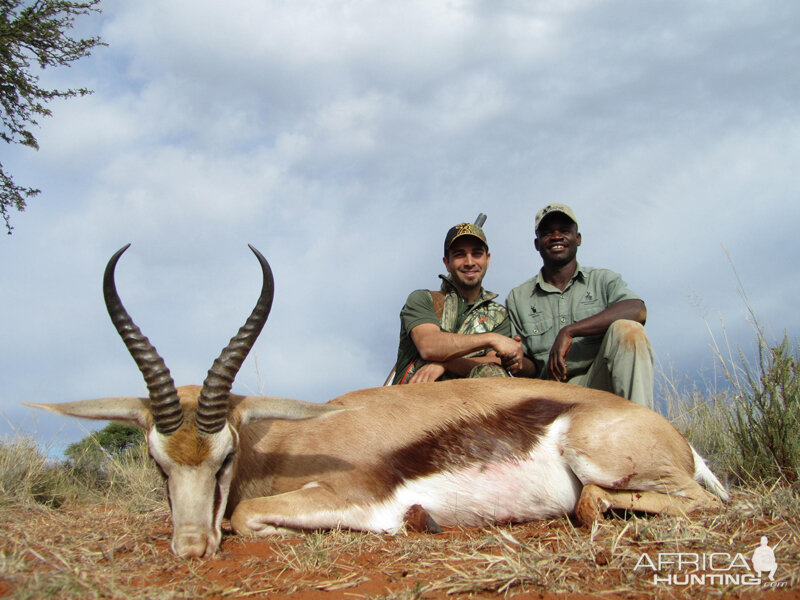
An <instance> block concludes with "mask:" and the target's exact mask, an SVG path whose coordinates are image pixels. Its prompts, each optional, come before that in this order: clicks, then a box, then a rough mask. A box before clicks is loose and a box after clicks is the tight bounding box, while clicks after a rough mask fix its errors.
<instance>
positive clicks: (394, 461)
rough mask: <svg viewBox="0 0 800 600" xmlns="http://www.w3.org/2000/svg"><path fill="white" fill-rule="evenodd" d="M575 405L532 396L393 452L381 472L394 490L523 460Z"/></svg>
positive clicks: (452, 424) (448, 425)
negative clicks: (445, 473)
mask: <svg viewBox="0 0 800 600" xmlns="http://www.w3.org/2000/svg"><path fill="white" fill-rule="evenodd" d="M572 406H573V405H572V404H562V403H559V402H553V401H551V400H545V399H541V398H531V399H529V400H525V401H523V402H520V403H519V404H517V405H515V406H512V407H509V408H501V409H499V410H496V411H495V412H493V413H492V414H489V415H485V416H481V417H472V418H463V419H460V420H458V421H456V422H454V423H451V424H447V425H443V426H441V427H439V428H437V429H435V430H432V431H429V432H428V433H427V435H425V437H423V438H422V439H421V440H418V441H416V442H414V443H412V444H409V445H407V446H404V447H403V448H400V449H399V450H397V451H396V452H394V453H393V454H391V455H389V456H387V457H386V458H385V460H384V462H383V464H382V466H381V468H380V469H379V471H378V473H376V475H377V476H378V478H379V479H382V480H383V482H384V483H385V484H387V486H388V488H389V489H392V490H393V489H395V488H396V487H397V486H399V485H401V484H402V483H404V482H406V481H410V480H414V479H418V478H421V477H425V476H427V475H432V474H434V473H439V472H443V471H452V470H455V469H460V468H466V467H468V466H470V465H475V464H487V463H497V462H505V461H512V460H516V459H519V458H522V457H524V456H525V455H527V454H528V453H529V452H530V451H531V450H532V449H533V448H534V447H535V446H536V444H537V443H538V442H539V438H541V436H542V434H543V433H544V431H545V429H546V428H547V426H548V425H550V424H551V423H552V422H553V421H554V420H555V419H556V418H557V417H559V416H560V415H562V414H564V413H565V412H567V411H568V410H569V409H570V408H571V407H572Z"/></svg>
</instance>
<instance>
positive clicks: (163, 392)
mask: <svg viewBox="0 0 800 600" xmlns="http://www.w3.org/2000/svg"><path fill="white" fill-rule="evenodd" d="M129 247H130V244H127V245H125V246H123V247H122V248H120V249H119V250H117V252H116V254H114V256H112V257H111V260H109V261H108V264H107V265H106V272H105V275H104V276H103V297H104V298H105V301H106V308H107V309H108V316H110V317H111V322H112V323H113V324H114V327H116V329H117V333H119V335H120V337H121V338H122V341H123V342H125V347H126V348H127V349H128V352H130V353H131V356H132V357H133V360H134V361H136V365H137V366H138V367H139V370H140V371H141V372H142V375H143V376H144V381H145V383H146V384H147V389H148V391H149V392H150V412H151V413H152V415H153V420H154V421H155V425H156V430H157V431H158V432H159V433H162V434H165V435H169V434H171V433H173V432H174V431H175V430H176V429H178V427H180V426H181V424H182V423H183V409H182V408H181V403H180V400H178V390H177V389H176V388H175V382H174V381H173V380H172V376H171V375H170V373H169V369H168V368H167V365H166V364H165V363H164V359H162V358H161V356H159V354H158V351H157V350H156V349H155V346H153V344H151V343H150V340H148V339H147V338H146V337H145V336H143V335H142V332H141V330H140V329H139V328H138V327H137V326H136V324H135V323H134V322H133V320H132V319H131V317H130V315H128V311H126V310H125V307H124V306H123V305H122V301H121V300H120V298H119V294H117V286H116V285H115V284H114V269H115V268H116V266H117V261H118V260H119V257H120V256H122V253H123V252H125V250H127V249H128V248H129Z"/></svg>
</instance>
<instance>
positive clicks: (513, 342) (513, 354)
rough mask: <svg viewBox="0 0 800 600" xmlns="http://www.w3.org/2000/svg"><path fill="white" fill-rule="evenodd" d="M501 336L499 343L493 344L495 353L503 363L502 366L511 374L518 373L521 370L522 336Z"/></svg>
mask: <svg viewBox="0 0 800 600" xmlns="http://www.w3.org/2000/svg"><path fill="white" fill-rule="evenodd" d="M501 337H502V340H506V341H501V343H499V344H497V346H495V354H497V357H498V358H499V359H500V361H501V362H502V363H503V368H504V369H505V370H506V371H508V372H509V373H511V374H512V375H518V374H519V372H520V371H521V370H522V356H523V354H522V338H521V337H520V336H518V335H515V336H514V337H513V338H507V337H503V336H501Z"/></svg>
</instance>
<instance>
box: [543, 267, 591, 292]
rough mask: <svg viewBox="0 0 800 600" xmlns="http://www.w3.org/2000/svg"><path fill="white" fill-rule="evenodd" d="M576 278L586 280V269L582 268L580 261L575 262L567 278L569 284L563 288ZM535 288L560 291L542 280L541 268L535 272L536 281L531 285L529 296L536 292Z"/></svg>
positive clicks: (544, 290) (545, 290)
mask: <svg viewBox="0 0 800 600" xmlns="http://www.w3.org/2000/svg"><path fill="white" fill-rule="evenodd" d="M576 279H580V280H581V281H586V270H585V269H584V267H582V266H581V264H580V263H576V267H575V273H573V274H572V278H571V279H570V280H569V281H570V282H569V284H568V285H567V287H566V288H564V289H565V290H566V289H568V288H569V286H571V285H572V282H573V281H575V280H576ZM536 288H539V289H540V290H542V291H543V292H552V291H553V290H556V291H558V292H561V290H559V289H557V288H555V287H553V286H552V285H550V284H549V283H547V282H546V281H545V280H544V277H542V270H541V269H539V272H538V273H537V274H536V282H535V283H534V285H533V290H531V296H532V295H533V294H534V293H535V292H536Z"/></svg>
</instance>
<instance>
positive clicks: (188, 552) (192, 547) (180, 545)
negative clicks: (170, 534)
mask: <svg viewBox="0 0 800 600" xmlns="http://www.w3.org/2000/svg"><path fill="white" fill-rule="evenodd" d="M172 546H173V547H172V550H173V551H174V552H175V554H177V555H178V556H180V557H181V558H202V557H203V556H205V555H206V554H207V553H208V554H211V552H209V548H208V536H206V535H204V534H202V533H190V534H186V535H182V536H180V537H179V538H176V539H175V540H174V542H173V544H172Z"/></svg>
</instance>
